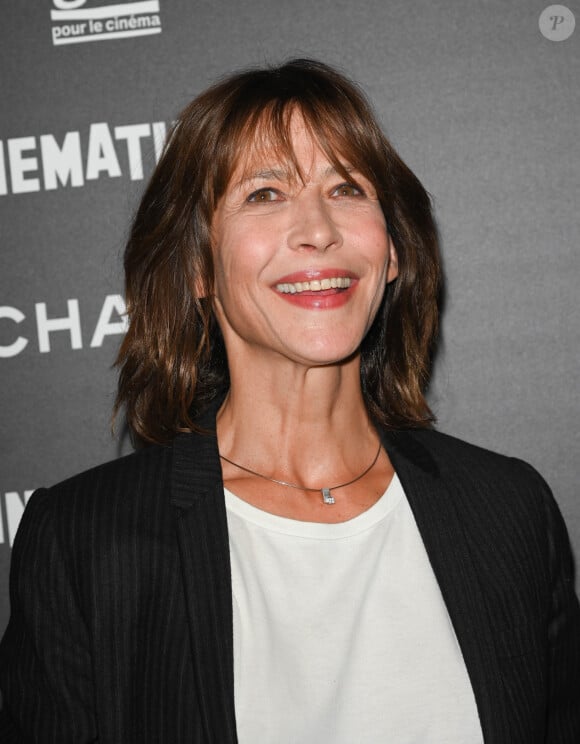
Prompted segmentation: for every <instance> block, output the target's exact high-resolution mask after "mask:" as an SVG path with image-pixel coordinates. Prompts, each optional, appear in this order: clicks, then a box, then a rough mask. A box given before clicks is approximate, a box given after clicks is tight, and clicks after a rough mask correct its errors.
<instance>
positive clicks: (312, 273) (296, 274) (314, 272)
mask: <svg viewBox="0 0 580 744" xmlns="http://www.w3.org/2000/svg"><path fill="white" fill-rule="evenodd" d="M333 277H336V278H338V277H349V278H350V279H357V278H358V277H357V275H356V274H355V273H354V272H352V271H348V269H335V268H330V269H304V270H302V271H293V272H292V273H291V274H285V275H284V276H281V277H280V278H279V279H276V281H275V282H274V285H273V286H276V285H277V284H295V283H296V282H310V281H312V280H314V279H332V278H333Z"/></svg>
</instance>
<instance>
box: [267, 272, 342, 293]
mask: <svg viewBox="0 0 580 744" xmlns="http://www.w3.org/2000/svg"><path fill="white" fill-rule="evenodd" d="M350 285H351V279H350V277H348V276H336V277H334V276H333V277H332V279H312V280H311V281H309V282H294V283H293V284H288V283H284V284H276V289H277V290H278V292H284V293H286V294H296V293H297V292H306V291H309V292H319V291H320V290H321V289H346V288H347V287H350Z"/></svg>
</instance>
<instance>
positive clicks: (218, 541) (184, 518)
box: [171, 406, 237, 744]
mask: <svg viewBox="0 0 580 744" xmlns="http://www.w3.org/2000/svg"><path fill="white" fill-rule="evenodd" d="M213 409H214V406H212V410H211V411H210V412H208V414H207V415H206V416H205V417H204V419H203V420H200V421H199V422H198V423H199V424H200V426H203V427H204V428H208V429H210V430H214V429H215V410H213ZM173 450H174V455H173V457H174V460H173V470H172V487H171V502H172V504H173V506H174V507H175V511H176V515H177V536H178V543H179V551H180V555H181V565H182V575H183V585H184V593H185V601H186V606H187V613H188V620H189V626H190V638H191V648H192V652H193V666H194V674H195V679H196V685H197V691H198V703H199V709H200V713H201V718H202V726H203V729H204V733H205V741H206V742H207V743H208V744H210V743H211V744H236V742H237V734H236V723H235V710H234V673H233V619H232V594H231V584H232V582H231V570H230V559H229V544H228V533H227V518H226V510H225V500H224V496H223V483H222V475H221V466H220V461H219V454H218V449H217V439H216V437H215V435H213V434H196V433H194V434H185V435H179V436H178V437H177V438H176V439H175V441H174V445H173Z"/></svg>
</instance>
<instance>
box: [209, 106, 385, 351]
mask: <svg viewBox="0 0 580 744" xmlns="http://www.w3.org/2000/svg"><path fill="white" fill-rule="evenodd" d="M291 134H292V144H293V148H294V152H295V155H296V159H297V162H298V164H299V166H300V170H301V172H302V174H303V178H304V180H303V181H302V180H301V179H300V178H299V177H298V175H297V174H296V173H295V172H294V170H293V168H292V165H291V164H288V163H285V162H281V160H280V158H279V157H278V156H277V155H276V153H275V152H274V150H272V151H270V152H269V151H268V148H267V147H265V148H264V149H261V150H259V151H257V152H256V154H255V155H254V156H253V157H252V159H251V160H250V163H249V164H248V163H247V162H246V163H242V165H241V166H240V167H239V168H238V169H237V171H236V172H234V174H233V176H232V178H231V181H230V184H229V186H228V188H227V190H226V193H225V194H224V196H223V197H222V198H221V200H220V202H219V204H218V206H217V209H216V212H215V214H214V217H213V220H212V238H213V251H214V261H215V311H216V315H217V319H218V322H219V324H220V328H221V330H222V332H223V336H224V340H225V343H226V349H227V351H228V358H229V362H230V366H231V365H232V364H235V363H237V362H239V363H243V362H244V359H247V358H248V357H245V356H244V355H248V354H251V355H255V354H259V355H262V356H263V358H264V359H266V358H268V357H269V358H272V355H276V357H278V358H281V357H283V358H286V359H289V360H292V361H293V362H297V363H299V364H304V365H308V366H312V365H315V366H316V365H324V364H331V363H336V362H340V361H342V360H344V359H346V358H348V357H350V356H352V355H353V354H354V353H355V352H357V350H358V348H359V346H360V343H361V341H362V339H363V338H364V336H365V334H366V332H367V331H368V329H369V327H370V325H371V323H372V321H373V319H374V317H375V315H376V312H377V310H378V308H379V305H380V303H381V299H382V297H383V294H384V291H385V287H386V284H387V283H388V282H389V281H391V280H392V279H394V278H395V277H396V275H397V258H396V255H395V251H394V248H393V245H392V243H391V241H390V239H389V237H388V234H387V230H386V224H385V218H384V215H383V212H382V209H381V207H380V204H379V201H378V199H377V195H376V193H375V190H374V188H373V186H372V184H371V183H370V182H369V181H368V180H367V179H365V178H364V177H363V176H362V174H360V173H358V172H356V171H354V170H352V168H351V166H350V164H349V163H348V162H344V163H343V164H344V166H345V168H346V169H347V170H348V171H349V176H351V178H349V180H348V181H345V179H344V178H343V177H342V176H341V175H340V174H339V173H338V172H337V171H336V170H335V168H334V166H333V165H332V164H331V163H330V162H329V161H328V159H327V157H326V155H325V154H324V153H323V152H322V151H321V150H320V149H319V147H318V145H317V143H316V142H315V141H314V140H313V139H312V137H311V135H310V134H309V133H308V130H307V129H306V127H305V126H304V122H303V120H302V117H301V116H300V115H299V114H294V115H293V117H292V121H291Z"/></svg>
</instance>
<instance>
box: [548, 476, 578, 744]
mask: <svg viewBox="0 0 580 744" xmlns="http://www.w3.org/2000/svg"><path fill="white" fill-rule="evenodd" d="M540 478H541V477H540ZM541 485H542V488H543V491H544V505H545V519H546V527H547V530H546V534H547V558H548V565H549V569H550V574H549V575H550V581H551V615H550V618H549V624H548V642H549V700H548V713H547V727H546V730H547V736H546V742H547V744H578V742H580V607H579V604H578V599H577V597H576V593H575V591H574V565H573V558H572V552H571V548H570V542H569V539H568V533H567V531H566V526H565V524H564V520H563V518H562V515H561V514H560V511H559V509H558V507H557V505H556V502H555V501H554V498H553V496H552V494H551V491H550V489H549V487H548V486H547V485H546V483H545V482H544V481H543V479H541Z"/></svg>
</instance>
